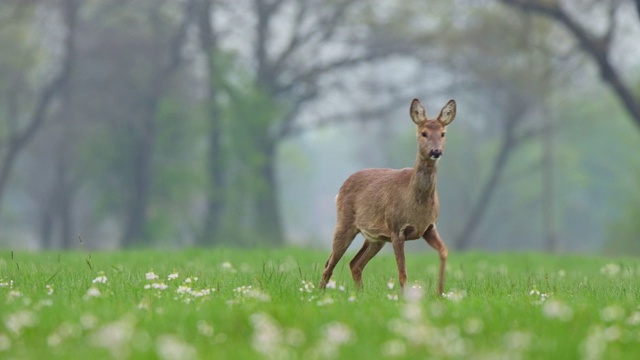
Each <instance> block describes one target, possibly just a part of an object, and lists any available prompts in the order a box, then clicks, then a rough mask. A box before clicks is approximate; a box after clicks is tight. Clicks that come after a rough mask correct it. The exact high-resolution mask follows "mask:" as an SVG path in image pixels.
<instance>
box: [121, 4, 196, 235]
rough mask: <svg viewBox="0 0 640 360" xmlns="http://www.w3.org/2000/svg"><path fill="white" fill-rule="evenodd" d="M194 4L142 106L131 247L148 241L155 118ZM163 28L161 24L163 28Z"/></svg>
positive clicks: (129, 220)
mask: <svg viewBox="0 0 640 360" xmlns="http://www.w3.org/2000/svg"><path fill="white" fill-rule="evenodd" d="M194 6H195V0H190V1H189V2H187V3H186V4H185V9H184V16H183V20H182V22H181V24H180V25H179V27H178V30H177V32H176V33H175V35H174V37H173V38H172V39H171V42H170V44H169V51H168V58H169V60H168V61H167V63H166V64H165V65H164V66H162V67H161V68H160V69H158V71H157V73H156V74H155V77H154V78H153V79H151V84H150V86H149V88H148V89H147V91H148V93H147V96H145V97H144V98H143V101H142V102H141V104H140V113H141V114H140V124H138V125H139V126H138V127H137V128H136V129H134V131H135V135H134V140H135V141H134V143H135V144H134V148H133V163H132V165H133V169H132V183H131V188H130V191H131V193H130V194H129V200H130V201H129V204H128V206H127V211H126V218H125V220H124V221H125V225H124V230H123V233H122V239H121V242H120V243H121V244H122V245H123V246H125V247H131V246H133V245H135V244H137V243H140V242H144V241H146V240H148V239H146V237H145V227H146V225H147V217H148V214H147V211H148V206H149V202H150V192H151V185H152V157H153V154H154V152H155V143H156V131H155V127H156V116H157V113H158V105H159V103H160V100H161V98H162V96H163V95H164V94H165V92H166V90H167V87H168V86H169V82H170V80H171V77H172V76H173V74H174V73H175V72H176V71H177V70H178V69H179V68H180V65H181V63H182V45H183V43H184V41H185V39H186V34H187V30H188V26H189V24H190V22H191V17H192V16H193V15H194ZM160 25H161V24H160Z"/></svg>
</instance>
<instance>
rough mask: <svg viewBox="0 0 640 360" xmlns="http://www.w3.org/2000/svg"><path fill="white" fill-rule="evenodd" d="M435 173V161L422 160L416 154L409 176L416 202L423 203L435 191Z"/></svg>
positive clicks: (436, 172) (436, 171) (436, 165)
mask: <svg viewBox="0 0 640 360" xmlns="http://www.w3.org/2000/svg"><path fill="white" fill-rule="evenodd" d="M437 174H438V164H437V162H435V161H429V160H424V159H422V157H421V156H420V155H419V154H418V157H417V159H416V164H415V165H414V168H413V176H412V178H411V182H412V187H413V192H414V196H415V199H416V200H417V201H418V203H423V202H424V201H426V200H427V199H429V198H432V197H433V196H434V194H435V192H436V183H437Z"/></svg>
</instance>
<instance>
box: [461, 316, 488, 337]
mask: <svg viewBox="0 0 640 360" xmlns="http://www.w3.org/2000/svg"><path fill="white" fill-rule="evenodd" d="M483 328H484V324H483V323H482V320H480V319H478V318H470V319H467V321H465V322H464V331H465V332H466V333H467V334H469V335H475V334H479V333H480V332H482V329H483Z"/></svg>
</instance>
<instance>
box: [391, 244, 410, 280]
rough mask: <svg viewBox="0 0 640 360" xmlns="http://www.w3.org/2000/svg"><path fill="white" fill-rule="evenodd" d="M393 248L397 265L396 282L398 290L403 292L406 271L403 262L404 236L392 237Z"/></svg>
mask: <svg viewBox="0 0 640 360" xmlns="http://www.w3.org/2000/svg"><path fill="white" fill-rule="evenodd" d="M391 245H392V246H393V254H394V255H395V256H396V264H398V281H399V282H400V289H403V290H404V284H405V283H406V282H407V269H406V267H405V261H404V236H398V235H396V236H394V237H393V238H392V239H391Z"/></svg>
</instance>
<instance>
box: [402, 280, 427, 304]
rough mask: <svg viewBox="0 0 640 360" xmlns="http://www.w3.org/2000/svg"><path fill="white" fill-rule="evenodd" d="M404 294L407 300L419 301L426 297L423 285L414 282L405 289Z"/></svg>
mask: <svg viewBox="0 0 640 360" xmlns="http://www.w3.org/2000/svg"><path fill="white" fill-rule="evenodd" d="M404 296H405V297H406V299H407V301H411V302H418V301H420V300H421V299H422V298H423V297H424V290H423V289H422V286H420V285H418V284H414V285H412V286H411V287H409V288H407V289H406V290H405V291H404Z"/></svg>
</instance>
